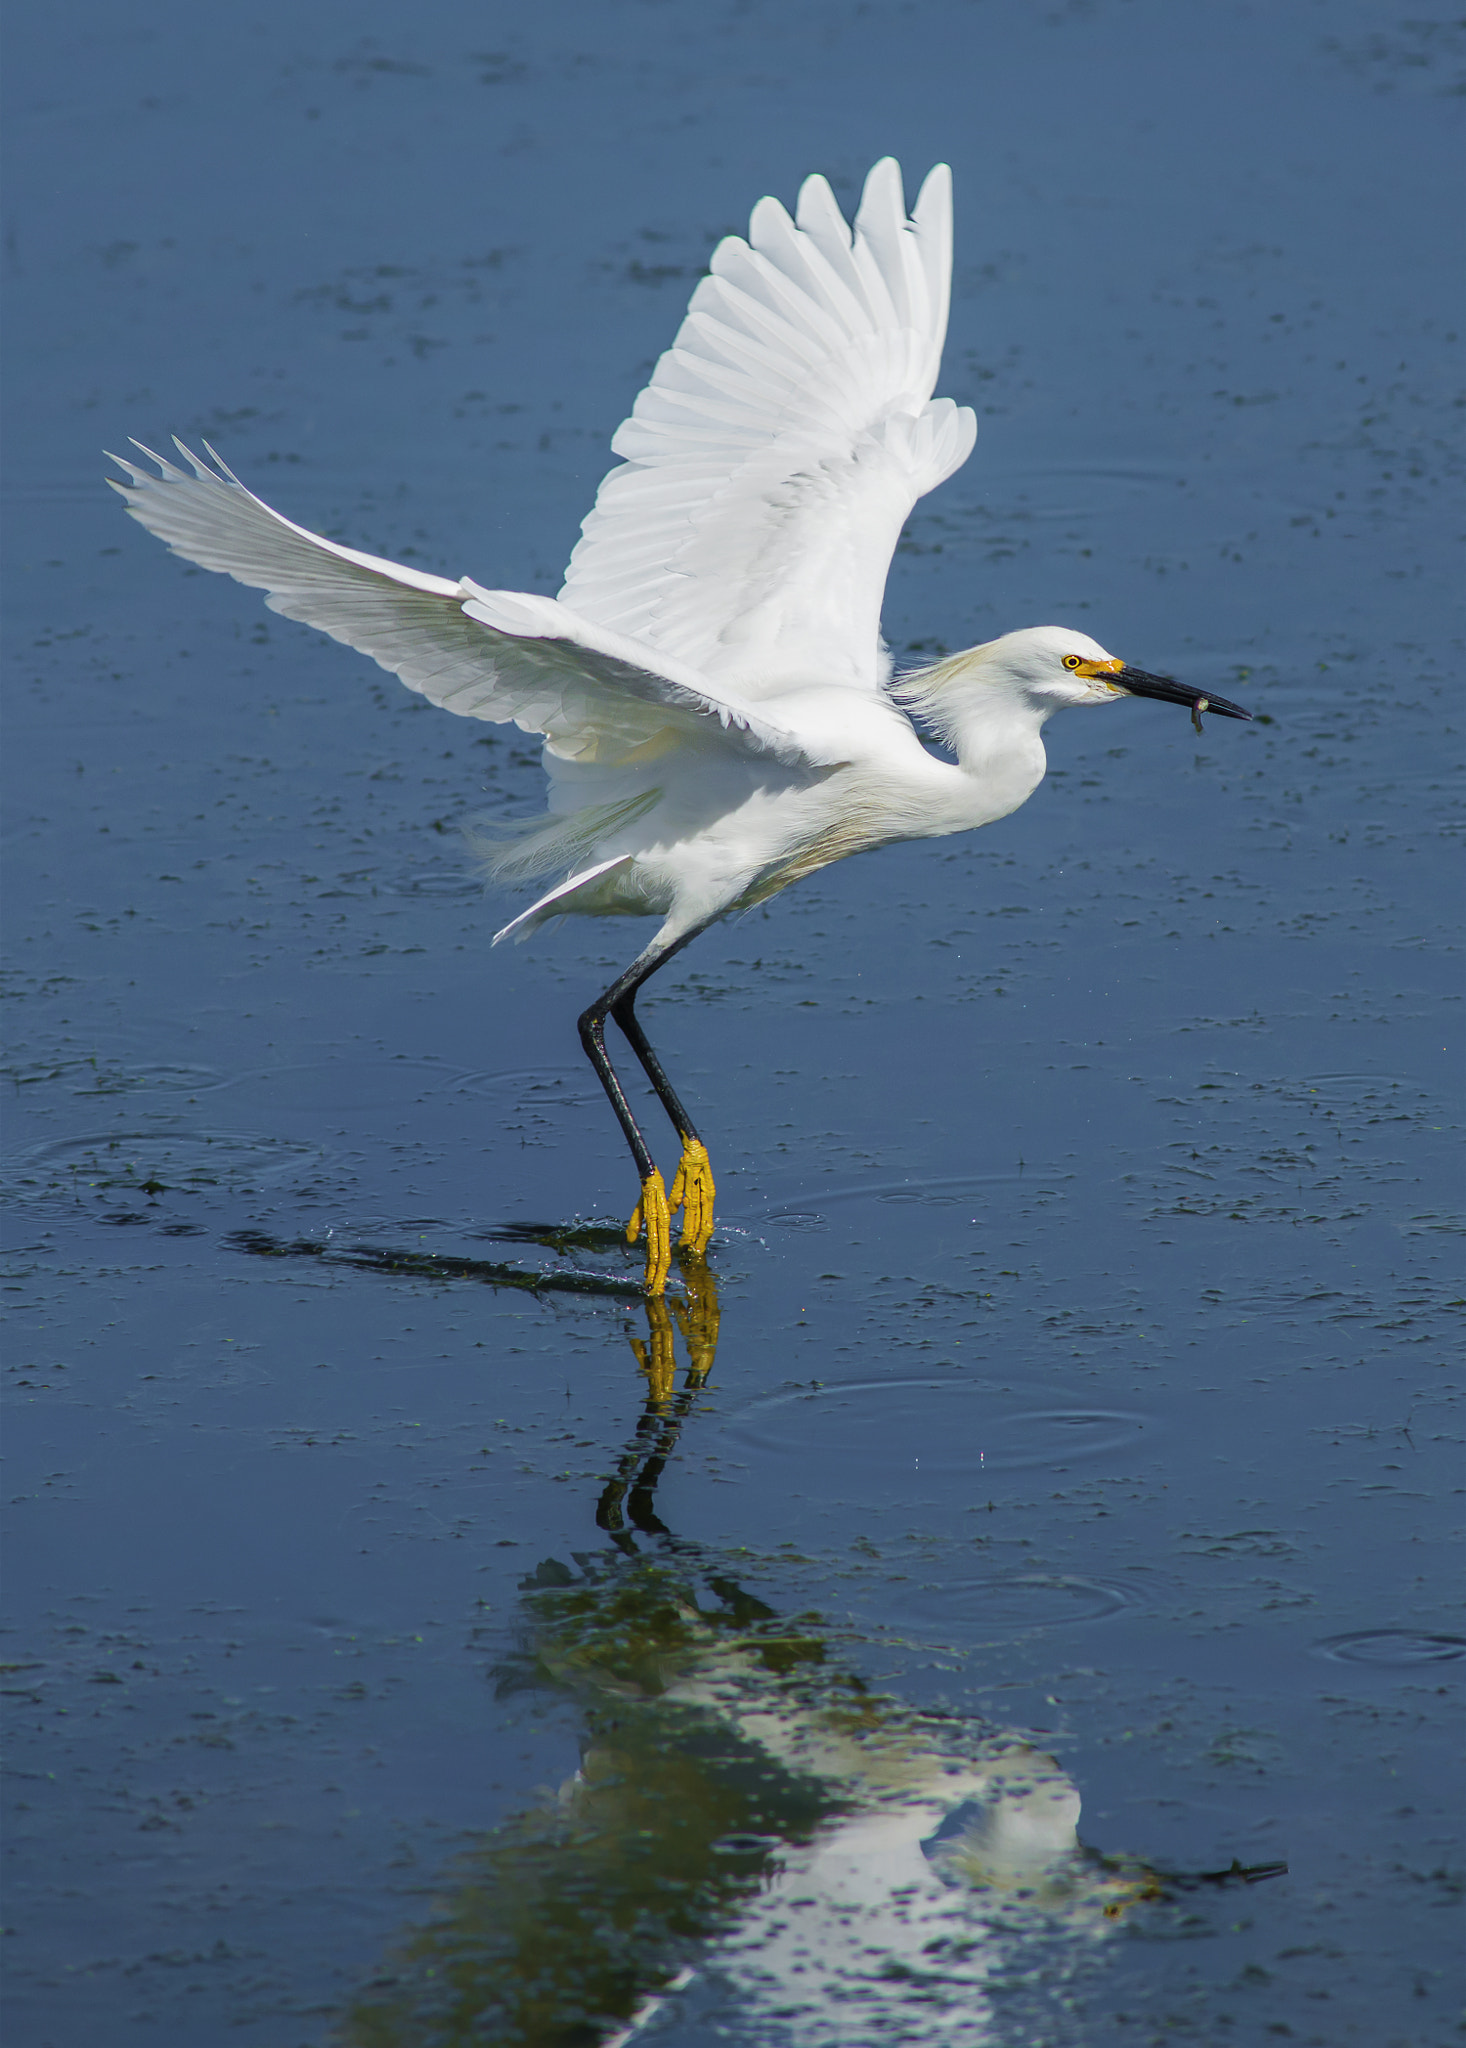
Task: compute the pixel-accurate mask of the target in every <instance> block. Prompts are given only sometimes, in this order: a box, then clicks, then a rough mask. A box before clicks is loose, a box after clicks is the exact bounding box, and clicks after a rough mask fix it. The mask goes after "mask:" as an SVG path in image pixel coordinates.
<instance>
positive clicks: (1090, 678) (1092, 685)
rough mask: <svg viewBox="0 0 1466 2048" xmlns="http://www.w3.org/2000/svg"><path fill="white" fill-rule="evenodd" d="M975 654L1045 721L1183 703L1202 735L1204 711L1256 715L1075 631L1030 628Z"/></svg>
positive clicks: (989, 672)
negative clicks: (1117, 704) (1115, 706)
mask: <svg viewBox="0 0 1466 2048" xmlns="http://www.w3.org/2000/svg"><path fill="white" fill-rule="evenodd" d="M973 653H974V654H975V655H979V656H981V657H982V658H983V668H984V670H985V680H989V681H992V682H994V683H997V682H999V681H1001V682H1005V683H1006V684H1007V685H1008V687H1009V688H1010V689H1016V690H1017V691H1018V692H1019V693H1020V694H1021V695H1022V696H1023V697H1024V698H1026V700H1027V701H1028V703H1029V704H1030V705H1031V706H1032V708H1033V709H1034V710H1035V711H1037V712H1038V714H1039V716H1040V717H1041V718H1047V717H1049V715H1050V714H1051V713H1052V712H1055V711H1062V710H1063V709H1064V708H1065V707H1066V706H1068V705H1071V704H1112V703H1113V702H1114V701H1115V699H1116V698H1117V697H1154V698H1156V699H1157V700H1158V701H1159V702H1160V703H1162V704H1184V705H1186V706H1188V707H1189V709H1190V712H1191V717H1192V722H1193V723H1194V724H1195V726H1196V729H1197V731H1198V732H1200V730H1201V714H1202V712H1203V711H1215V712H1216V713H1218V715H1219V716H1220V717H1222V718H1248V719H1250V718H1251V716H1252V713H1251V712H1250V711H1244V710H1243V709H1242V706H1241V705H1240V704H1233V703H1230V702H1229V701H1228V700H1227V699H1226V698H1225V697H1213V696H1211V695H1209V694H1208V693H1207V692H1205V691H1203V690H1200V689H1198V688H1197V687H1196V686H1195V685H1194V684H1191V683H1178V682H1174V681H1173V680H1172V679H1171V677H1170V676H1155V675H1151V674H1149V672H1148V671H1147V670H1145V669H1143V668H1132V667H1131V666H1130V664H1129V663H1128V662H1125V661H1121V660H1120V659H1119V657H1118V656H1117V655H1113V654H1110V653H1107V652H1106V650H1105V649H1104V648H1103V647H1101V646H1100V644H1099V642H1098V641H1097V640H1091V639H1090V637H1089V635H1088V634H1087V633H1075V632H1072V631H1071V630H1070V628H1069V627H1067V626H1030V627H1028V628H1026V629H1025V630H1024V631H1023V632H1021V633H1005V634H1004V635H1003V637H1002V639H1001V640H990V641H989V642H988V643H987V645H986V646H985V647H981V648H974V650H973Z"/></svg>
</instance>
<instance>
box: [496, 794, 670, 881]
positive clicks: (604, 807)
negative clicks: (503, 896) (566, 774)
mask: <svg viewBox="0 0 1466 2048" xmlns="http://www.w3.org/2000/svg"><path fill="white" fill-rule="evenodd" d="M661 800H662V792H661V790H660V789H643V790H639V791H638V792H637V794H636V795H635V796H630V797H619V798H617V799H616V800H615V801H614V802H612V803H605V804H586V805H584V806H583V807H582V808H581V809H580V810H576V811H570V812H568V813H566V814H564V815H563V816H561V815H557V814H556V813H555V812H554V811H546V812H541V814H540V815H539V816H538V817H536V818H475V819H474V820H473V822H472V823H471V824H470V825H469V826H467V827H466V829H465V833H464V836H465V838H466V839H467V841H468V845H469V850H470V851H471V852H472V854H473V855H474V857H475V858H476V859H477V860H478V862H479V863H480V865H481V867H482V869H483V873H484V875H485V878H486V879H487V880H489V881H493V882H500V883H509V884H513V883H515V882H530V881H534V880H535V879H536V878H537V877H539V876H541V875H553V874H563V875H571V874H574V873H575V872H576V870H577V869H579V868H583V867H585V866H587V864H589V863H591V862H593V861H594V860H595V859H596V857H597V855H598V854H600V855H602V856H604V853H605V852H607V851H609V849H608V848H607V847H606V841H607V840H608V839H609V838H610V837H611V835H612V834H613V833H615V832H618V831H620V830H622V829H623V828H624V827H625V826H627V825H630V824H633V823H634V822H635V821H636V819H638V818H641V817H644V816H645V815H646V813H647V812H648V811H649V810H651V809H652V807H653V805H655V804H658V803H660V802H661Z"/></svg>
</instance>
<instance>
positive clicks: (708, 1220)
mask: <svg viewBox="0 0 1466 2048" xmlns="http://www.w3.org/2000/svg"><path fill="white" fill-rule="evenodd" d="M716 1193H717V1189H716V1188H715V1187H714V1186H713V1169H712V1165H711V1163H710V1162H709V1159H708V1148H707V1146H706V1145H703V1144H700V1143H699V1141H698V1140H697V1139H696V1138H688V1139H686V1140H685V1141H684V1143H683V1146H682V1158H681V1161H680V1162H679V1164H678V1167H677V1178H676V1179H675V1180H674V1181H673V1183H672V1192H671V1194H670V1195H669V1196H668V1198H667V1206H668V1208H670V1209H671V1210H673V1211H674V1213H675V1211H676V1210H678V1209H680V1210H681V1211H682V1236H681V1239H680V1243H681V1246H682V1249H683V1251H685V1252H696V1253H697V1255H698V1257H699V1258H701V1257H702V1254H703V1253H704V1252H705V1251H706V1250H707V1248H708V1239H709V1238H710V1237H711V1236H712V1234H713V1196H714V1195H715V1194H716Z"/></svg>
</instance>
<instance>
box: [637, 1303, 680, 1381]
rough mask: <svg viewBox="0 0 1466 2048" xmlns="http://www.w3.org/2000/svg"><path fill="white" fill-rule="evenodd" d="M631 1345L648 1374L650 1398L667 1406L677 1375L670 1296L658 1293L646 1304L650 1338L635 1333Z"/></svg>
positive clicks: (647, 1326)
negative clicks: (668, 1301)
mask: <svg viewBox="0 0 1466 2048" xmlns="http://www.w3.org/2000/svg"><path fill="white" fill-rule="evenodd" d="M631 1348H632V1350H633V1351H634V1352H635V1353H636V1362H637V1364H638V1365H639V1366H640V1367H641V1369H642V1371H643V1372H644V1373H645V1374H646V1380H647V1390H648V1398H649V1399H650V1400H651V1402H652V1405H653V1406H654V1407H656V1408H665V1407H666V1405H667V1403H668V1402H669V1401H670V1400H671V1398H672V1386H673V1382H674V1380H675V1379H676V1376H677V1351H676V1345H675V1343H674V1341H673V1337H672V1318H671V1317H670V1316H669V1315H668V1314H667V1297H666V1295H665V1294H654V1295H652V1297H651V1299H650V1300H649V1301H648V1302H647V1305H646V1340H645V1342H643V1340H642V1339H641V1338H640V1337H633V1338H632V1340H631Z"/></svg>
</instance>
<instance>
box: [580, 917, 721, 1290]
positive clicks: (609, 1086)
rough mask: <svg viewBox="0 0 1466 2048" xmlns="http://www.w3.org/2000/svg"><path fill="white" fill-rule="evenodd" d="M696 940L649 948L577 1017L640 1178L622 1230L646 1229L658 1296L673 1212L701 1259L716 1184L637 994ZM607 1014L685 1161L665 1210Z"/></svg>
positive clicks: (689, 935) (651, 1280) (649, 1271)
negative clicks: (679, 1214) (619, 1069)
mask: <svg viewBox="0 0 1466 2048" xmlns="http://www.w3.org/2000/svg"><path fill="white" fill-rule="evenodd" d="M699 929H701V927H699ZM696 936H697V932H696V931H690V932H685V933H684V934H683V935H682V937H681V938H680V939H674V940H673V941H672V943H671V945H670V946H663V947H661V948H660V949H658V948H654V947H648V949H647V951H646V952H645V953H643V954H642V955H641V957H640V958H639V959H637V960H634V961H633V962H632V964H631V965H630V967H628V968H627V970H626V972H625V973H624V974H623V975H621V976H620V977H619V978H618V979H617V980H615V981H613V982H612V984H611V986H610V987H609V988H608V989H607V990H606V992H605V994H604V995H602V996H599V997H598V998H597V999H596V1001H595V1002H593V1003H592V1004H591V1006H590V1008H589V1009H588V1010H587V1011H586V1012H585V1013H584V1015H583V1016H582V1017H581V1019H580V1042H581V1044H582V1045H583V1046H584V1047H585V1054H586V1058H587V1059H588V1060H589V1061H590V1063H591V1065H592V1066H593V1067H594V1068H595V1070H596V1075H597V1077H598V1079H599V1081H600V1084H601V1086H602V1087H603V1088H604V1089H605V1091H606V1094H607V1097H608V1098H609V1100H610V1104H611V1107H612V1109H614V1110H615V1112H616V1117H617V1121H618V1122H619V1123H620V1125H621V1129H622V1131H623V1132H624V1134H625V1137H626V1142H627V1144H628V1145H629V1146H630V1147H631V1156H632V1158H633V1159H634V1160H635V1161H636V1171H637V1174H638V1176H639V1178H640V1180H641V1200H640V1202H639V1203H638V1204H637V1207H636V1211H635V1214H634V1215H633V1216H632V1218H631V1221H630V1223H629V1224H628V1225H627V1237H628V1238H629V1240H630V1241H631V1242H632V1243H633V1244H634V1243H635V1242H636V1239H637V1237H638V1236H639V1235H640V1234H641V1231H642V1230H643V1229H645V1231H646V1241H647V1242H646V1250H647V1265H646V1286H647V1292H648V1293H649V1294H660V1293H661V1292H662V1291H663V1289H664V1288H665V1287H666V1284H667V1274H668V1271H669V1270H670V1267H671V1263H672V1237H671V1211H672V1209H673V1208H677V1207H681V1208H683V1209H684V1210H685V1212H686V1213H685V1216H684V1227H683V1232H682V1242H683V1243H684V1245H687V1246H689V1247H690V1248H691V1249H692V1250H694V1251H697V1252H699V1253H700V1252H701V1251H702V1250H703V1249H704V1247H705V1246H706V1244H707V1241H708V1238H709V1237H710V1236H711V1235H712V1197H713V1186H712V1175H711V1173H710V1171H709V1170H708V1167H707V1152H706V1149H705V1148H704V1146H703V1145H702V1142H701V1140H700V1139H699V1138H698V1136H697V1134H696V1132H695V1131H694V1130H693V1128H692V1124H691V1122H690V1121H689V1119H688V1116H687V1112H686V1111H685V1110H684V1109H683V1107H682V1105H681V1103H680V1102H678V1100H677V1097H676V1095H675V1094H674V1093H673V1091H672V1084H671V1083H670V1081H668V1079H667V1076H666V1074H665V1072H664V1071H663V1069H662V1065H661V1062H660V1061H659V1060H658V1058H657V1056H656V1054H655V1053H654V1052H653V1050H652V1048H651V1045H650V1043H649V1042H648V1039H647V1036H646V1033H645V1032H644V1031H643V1030H642V1028H641V1025H640V1023H639V1022H638V1021H637V1018H636V1014H635V1011H634V1008H633V1004H634V1002H635V999H636V992H637V990H638V989H639V988H640V987H641V985H642V983H643V982H644V981H646V980H647V978H648V976H650V975H652V974H655V973H656V971H657V969H658V968H659V967H663V966H665V965H666V963H667V961H668V960H670V959H671V958H672V956H673V954H674V953H680V952H681V950H682V948H683V947H684V946H685V945H687V944H688V943H689V941H691V940H692V939H694V938H696ZM608 1016H609V1017H614V1018H615V1019H616V1022H617V1023H618V1024H619V1025H620V1027H621V1029H622V1031H623V1032H624V1033H625V1035H626V1038H627V1041H628V1043H629V1044H630V1046H631V1049H632V1051H633V1052H634V1053H635V1054H636V1056H637V1058H638V1060H640V1062H641V1064H642V1066H643V1067H644V1068H645V1069H646V1074H647V1078H648V1080H650V1082H651V1084H652V1086H653V1088H655V1089H656V1091H657V1094H658V1096H659V1097H660V1099H661V1101H662V1103H663V1105H664V1107H665V1108H666V1111H667V1114H668V1115H669V1116H670V1117H671V1119H672V1122H673V1124H674V1125H675V1127H676V1129H677V1133H678V1135H679V1137H680V1138H681V1139H682V1163H681V1165H680V1167H679V1168H678V1172H677V1178H676V1181H675V1182H674V1183H673V1187H672V1199H671V1203H670V1205H669V1203H668V1198H667V1192H666V1188H665V1186H664V1185H663V1181H662V1176H661V1175H660V1174H659V1173H658V1171H657V1168H656V1162H655V1160H654V1159H653V1158H652V1155H651V1149H650V1147H649V1146H648V1144H647V1142H646V1139H645V1138H644V1137H643V1136H642V1134H641V1129H640V1127H639V1125H638V1124H637V1121H636V1118H635V1116H634V1115H633V1114H632V1110H631V1104H630V1103H629V1102H628V1101H627V1099H626V1091H625V1089H624V1088H623V1087H622V1086H621V1083H620V1081H619V1079H618V1078H617V1075H616V1070H615V1068H614V1067H613V1066H612V1065H611V1061H610V1058H609V1056H608V1054H607V1052H606V1019H607V1017H608Z"/></svg>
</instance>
